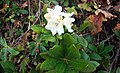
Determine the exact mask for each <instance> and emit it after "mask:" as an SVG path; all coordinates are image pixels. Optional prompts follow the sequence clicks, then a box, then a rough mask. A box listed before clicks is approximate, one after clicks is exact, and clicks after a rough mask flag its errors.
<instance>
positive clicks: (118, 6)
mask: <svg viewBox="0 0 120 73" xmlns="http://www.w3.org/2000/svg"><path fill="white" fill-rule="evenodd" d="M114 9H115V10H116V11H119V12H120V2H118V4H117V6H115V7H114Z"/></svg>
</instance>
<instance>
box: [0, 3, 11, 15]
mask: <svg viewBox="0 0 120 73" xmlns="http://www.w3.org/2000/svg"><path fill="white" fill-rule="evenodd" d="M8 7H9V6H8V5H7V4H4V5H3V8H2V9H0V12H2V13H5V9H7V8H8Z"/></svg>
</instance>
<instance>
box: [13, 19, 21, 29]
mask: <svg viewBox="0 0 120 73" xmlns="http://www.w3.org/2000/svg"><path fill="white" fill-rule="evenodd" d="M14 25H15V27H22V24H21V22H20V21H19V20H15V21H14Z"/></svg>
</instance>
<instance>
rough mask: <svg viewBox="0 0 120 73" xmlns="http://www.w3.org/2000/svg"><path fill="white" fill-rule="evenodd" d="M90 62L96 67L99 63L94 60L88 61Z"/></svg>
mask: <svg viewBox="0 0 120 73" xmlns="http://www.w3.org/2000/svg"><path fill="white" fill-rule="evenodd" d="M90 63H92V64H93V65H94V66H95V67H98V66H99V65H100V64H99V63H98V62H96V61H90Z"/></svg>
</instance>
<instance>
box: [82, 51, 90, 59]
mask: <svg viewBox="0 0 120 73" xmlns="http://www.w3.org/2000/svg"><path fill="white" fill-rule="evenodd" d="M80 54H81V58H82V59H84V60H89V59H90V57H89V55H88V54H86V52H84V51H80Z"/></svg>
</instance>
